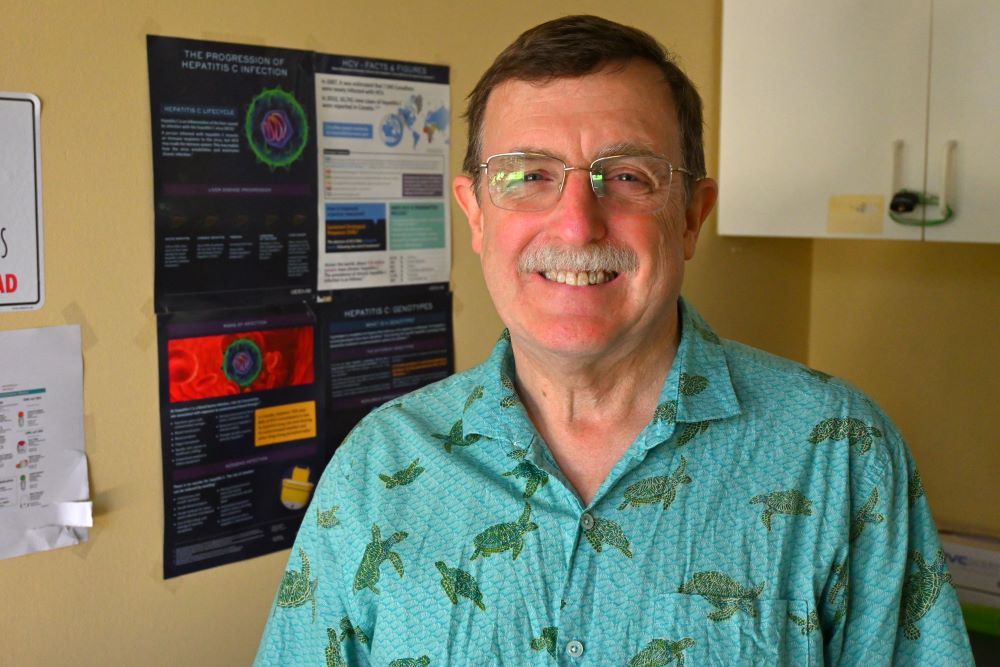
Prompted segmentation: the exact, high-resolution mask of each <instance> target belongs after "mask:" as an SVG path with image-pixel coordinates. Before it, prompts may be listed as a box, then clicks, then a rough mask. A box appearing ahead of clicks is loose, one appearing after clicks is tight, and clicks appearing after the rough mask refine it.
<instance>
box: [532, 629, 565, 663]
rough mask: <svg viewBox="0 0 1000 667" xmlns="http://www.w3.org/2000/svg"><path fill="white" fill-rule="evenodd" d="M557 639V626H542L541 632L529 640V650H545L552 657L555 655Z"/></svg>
mask: <svg viewBox="0 0 1000 667" xmlns="http://www.w3.org/2000/svg"><path fill="white" fill-rule="evenodd" d="M558 641H559V628H557V627H555V626H551V625H550V626H549V627H547V628H542V634H540V635H539V636H537V637H534V638H532V640H531V650H533V651H546V652H548V654H549V655H551V656H552V657H553V658H554V657H555V656H556V643H557V642H558Z"/></svg>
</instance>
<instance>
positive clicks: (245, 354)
mask: <svg viewBox="0 0 1000 667" xmlns="http://www.w3.org/2000/svg"><path fill="white" fill-rule="evenodd" d="M263 368H264V355H263V354H262V353H261V351H260V348H259V347H257V343H255V342H253V341H252V340H250V339H249V338H238V339H236V340H234V341H233V342H232V343H230V344H229V345H228V346H227V347H226V351H225V352H224V353H223V354H222V372H223V373H225V374H226V377H227V378H229V380H230V381H232V382H235V383H236V384H237V385H239V387H240V388H243V389H245V388H246V387H249V386H250V385H252V384H253V383H254V380H256V379H257V376H258V375H260V371H261V370H262V369H263Z"/></svg>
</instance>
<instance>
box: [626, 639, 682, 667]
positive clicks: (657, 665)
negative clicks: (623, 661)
mask: <svg viewBox="0 0 1000 667" xmlns="http://www.w3.org/2000/svg"><path fill="white" fill-rule="evenodd" d="M694 645H695V641H694V640H693V639H691V638H690V637H684V638H683V639H680V640H678V641H670V640H669V639H662V638H656V639H653V640H652V641H650V642H649V643H648V644H646V646H645V648H643V649H642V650H641V651H639V652H638V653H636V654H635V655H634V656H632V659H631V660H629V661H628V667H663V665H669V664H670V663H671V662H673V661H674V660H676V661H677V665H678V667H683V665H684V651H685V650H686V649H688V648H690V647H692V646H694Z"/></svg>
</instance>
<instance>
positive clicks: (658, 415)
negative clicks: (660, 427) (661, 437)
mask: <svg viewBox="0 0 1000 667" xmlns="http://www.w3.org/2000/svg"><path fill="white" fill-rule="evenodd" d="M653 421H658V422H663V423H665V424H669V423H671V422H675V421H677V401H663V402H662V403H660V404H659V405H657V406H656V410H654V411H653Z"/></svg>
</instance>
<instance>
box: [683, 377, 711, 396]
mask: <svg viewBox="0 0 1000 667" xmlns="http://www.w3.org/2000/svg"><path fill="white" fill-rule="evenodd" d="M678 389H679V390H680V392H681V394H683V395H684V396H695V395H696V394H700V393H701V392H703V391H705V390H706V389H708V378H707V377H705V376H704V375H695V374H693V373H681V377H680V380H679V382H678Z"/></svg>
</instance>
